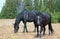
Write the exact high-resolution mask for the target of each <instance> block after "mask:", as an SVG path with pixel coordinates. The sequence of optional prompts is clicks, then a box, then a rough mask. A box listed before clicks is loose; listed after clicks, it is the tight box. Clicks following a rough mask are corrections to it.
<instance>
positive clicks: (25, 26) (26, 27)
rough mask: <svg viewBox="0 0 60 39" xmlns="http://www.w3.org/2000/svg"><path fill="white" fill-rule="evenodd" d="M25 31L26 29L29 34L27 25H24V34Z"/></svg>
mask: <svg viewBox="0 0 60 39" xmlns="http://www.w3.org/2000/svg"><path fill="white" fill-rule="evenodd" d="M25 29H26V32H28V30H27V27H26V23H24V30H23V32H25Z"/></svg>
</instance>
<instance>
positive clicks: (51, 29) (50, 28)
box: [48, 23, 54, 35]
mask: <svg viewBox="0 0 60 39" xmlns="http://www.w3.org/2000/svg"><path fill="white" fill-rule="evenodd" d="M48 26H49V35H50V31H51V33H52V34H53V32H54V30H53V28H52V25H51V23H49V24H48Z"/></svg>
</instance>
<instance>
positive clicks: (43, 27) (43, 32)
mask: <svg viewBox="0 0 60 39" xmlns="http://www.w3.org/2000/svg"><path fill="white" fill-rule="evenodd" d="M45 31H46V29H45V26H44V27H43V35H45Z"/></svg>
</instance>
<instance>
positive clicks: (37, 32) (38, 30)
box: [37, 26, 39, 37]
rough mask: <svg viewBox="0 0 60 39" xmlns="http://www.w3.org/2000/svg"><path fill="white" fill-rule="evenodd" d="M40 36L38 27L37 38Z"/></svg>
mask: <svg viewBox="0 0 60 39" xmlns="http://www.w3.org/2000/svg"><path fill="white" fill-rule="evenodd" d="M38 36H39V27H38V26H37V37H38Z"/></svg>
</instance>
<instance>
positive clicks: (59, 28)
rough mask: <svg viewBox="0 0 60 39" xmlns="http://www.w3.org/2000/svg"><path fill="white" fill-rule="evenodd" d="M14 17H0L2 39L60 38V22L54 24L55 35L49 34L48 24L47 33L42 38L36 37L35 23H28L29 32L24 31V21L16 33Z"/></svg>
mask: <svg viewBox="0 0 60 39" xmlns="http://www.w3.org/2000/svg"><path fill="white" fill-rule="evenodd" d="M14 21H15V20H14V19H0V39H60V23H54V24H52V26H53V29H54V34H53V35H50V36H49V35H48V26H46V35H45V36H43V37H41V38H36V37H35V36H36V32H33V30H34V24H33V23H27V28H28V31H29V32H28V33H22V32H23V27H24V25H23V23H22V22H21V23H20V24H19V27H20V28H19V30H18V32H17V33H14V28H13V23H14Z"/></svg>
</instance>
